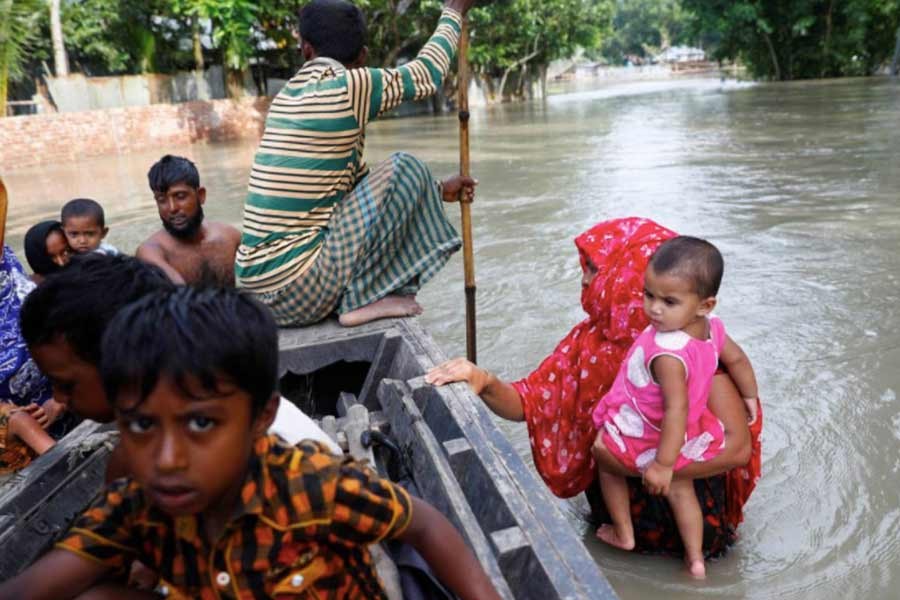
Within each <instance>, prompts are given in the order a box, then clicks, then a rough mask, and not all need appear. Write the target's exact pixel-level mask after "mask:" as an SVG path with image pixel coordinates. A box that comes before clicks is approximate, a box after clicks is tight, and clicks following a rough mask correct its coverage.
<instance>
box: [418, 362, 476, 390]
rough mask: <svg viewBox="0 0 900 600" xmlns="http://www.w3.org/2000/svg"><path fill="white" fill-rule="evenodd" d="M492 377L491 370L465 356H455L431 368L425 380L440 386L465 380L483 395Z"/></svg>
mask: <svg viewBox="0 0 900 600" xmlns="http://www.w3.org/2000/svg"><path fill="white" fill-rule="evenodd" d="M490 377H491V374H490V373H489V372H487V371H485V370H484V369H482V368H480V367H478V366H476V365H475V364H474V363H472V362H469V361H468V360H466V359H465V358H454V359H451V360H448V361H447V362H445V363H442V364H439V365H438V366H436V367H433V368H432V369H431V370H429V371H428V373H426V374H425V382H426V383H430V384H431V385H437V386H440V385H445V384H448V383H454V382H456V381H465V382H466V383H468V384H469V387H470V388H472V391H473V392H475V394H477V395H481V392H483V391H484V388H485V387H486V386H487V384H488V381H489V380H490Z"/></svg>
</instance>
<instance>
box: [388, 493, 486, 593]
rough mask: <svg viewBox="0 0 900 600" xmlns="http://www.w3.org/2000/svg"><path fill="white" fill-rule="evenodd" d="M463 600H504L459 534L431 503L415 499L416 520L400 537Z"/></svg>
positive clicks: (413, 503)
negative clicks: (495, 599) (501, 599)
mask: <svg viewBox="0 0 900 600" xmlns="http://www.w3.org/2000/svg"><path fill="white" fill-rule="evenodd" d="M399 539H401V540H403V541H405V542H407V543H409V544H411V545H412V546H413V547H414V548H415V549H416V550H418V551H419V553H420V554H421V555H422V556H423V557H424V558H425V560H426V561H427V562H428V564H429V565H430V566H431V568H432V569H434V572H435V573H436V574H437V576H438V578H440V580H441V581H443V582H444V583H445V584H447V586H448V587H449V588H450V589H451V590H452V591H453V592H455V593H456V595H457V596H459V597H460V598H461V599H462V600H476V599H478V600H490V599H493V598H497V599H499V598H500V595H499V594H498V593H497V591H496V590H495V589H494V586H493V584H492V583H491V580H490V579H488V576H487V574H486V573H485V572H484V569H482V568H481V564H480V563H479V562H478V561H477V560H476V559H475V555H474V554H473V553H472V551H471V550H469V548H468V547H467V546H466V544H465V542H464V541H463V539H462V536H460V535H459V532H458V531H456V529H455V528H454V527H453V525H451V524H450V522H449V521H448V520H447V519H446V517H444V515H442V514H441V513H439V512H438V511H437V510H435V509H434V508H433V507H432V506H431V505H430V504H427V503H426V502H423V501H421V500H419V499H417V498H412V518H411V519H410V522H409V525H407V527H406V529H405V530H404V531H403V534H402V535H401V536H400V538H399Z"/></svg>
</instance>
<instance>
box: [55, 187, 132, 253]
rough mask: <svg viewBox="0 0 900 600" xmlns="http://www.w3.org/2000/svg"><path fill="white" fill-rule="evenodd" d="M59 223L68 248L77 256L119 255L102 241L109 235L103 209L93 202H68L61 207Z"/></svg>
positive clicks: (83, 200) (87, 199)
mask: <svg viewBox="0 0 900 600" xmlns="http://www.w3.org/2000/svg"><path fill="white" fill-rule="evenodd" d="M60 221H62V228H63V231H64V232H65V234H66V239H67V240H68V241H69V246H71V247H72V250H74V251H75V252H77V253H78V254H86V253H88V252H99V253H100V254H112V255H115V254H118V253H119V251H118V250H117V249H116V248H115V246H112V245H110V244H107V243H106V242H104V241H103V240H104V238H106V234H107V233H109V227H107V226H106V218H105V217H104V215H103V207H102V206H100V204H99V203H98V202H96V201H95V200H91V199H90V198H75V199H74V200H69V201H68V202H66V203H65V205H63V207H62V211H61V212H60Z"/></svg>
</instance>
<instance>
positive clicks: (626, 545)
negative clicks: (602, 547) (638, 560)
mask: <svg viewBox="0 0 900 600" xmlns="http://www.w3.org/2000/svg"><path fill="white" fill-rule="evenodd" d="M597 538H598V539H599V540H600V541H602V542H606V543H607V544H609V545H610V546H614V547H616V548H620V549H622V550H628V551H631V550H634V535H631V536H630V537H629V536H626V535H624V534H623V535H620V534H619V533H617V532H616V528H615V527H614V526H613V525H609V524H606V525H601V526H600V527H598V528H597Z"/></svg>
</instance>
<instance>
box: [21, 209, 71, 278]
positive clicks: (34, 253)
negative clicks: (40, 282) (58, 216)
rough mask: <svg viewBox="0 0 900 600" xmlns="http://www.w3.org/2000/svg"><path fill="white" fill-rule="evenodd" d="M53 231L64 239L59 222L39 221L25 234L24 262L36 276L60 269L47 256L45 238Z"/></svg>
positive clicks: (64, 235)
mask: <svg viewBox="0 0 900 600" xmlns="http://www.w3.org/2000/svg"><path fill="white" fill-rule="evenodd" d="M54 231H58V232H59V234H60V235H61V236H63V238H65V237H66V234H65V233H64V232H63V229H62V224H61V223H60V222H59V221H41V222H40V223H38V224H37V225H34V226H32V227H31V228H30V229H29V230H28V231H27V232H25V242H24V246H25V260H27V261H28V266H29V267H31V270H32V271H34V272H35V273H37V274H38V275H50V274H51V273H56V272H57V271H59V270H60V269H62V267H60V266H59V265H58V264H56V263H55V262H53V259H52V258H50V255H49V254H47V238H48V237H50V234H51V233H53V232H54ZM66 243H67V244H68V241H67V242H66Z"/></svg>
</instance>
